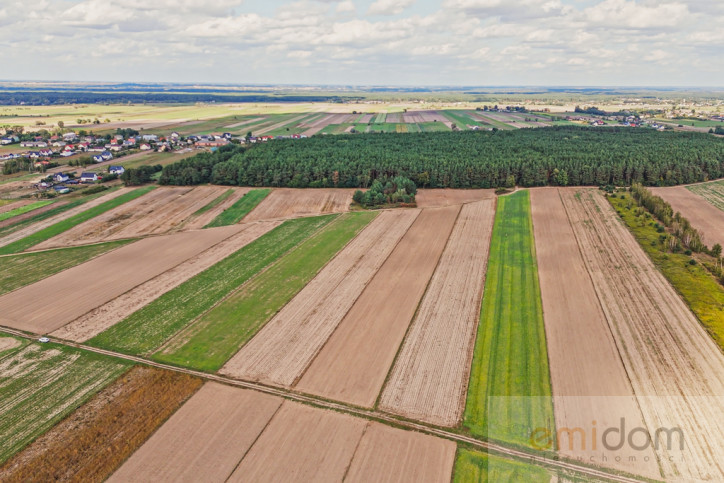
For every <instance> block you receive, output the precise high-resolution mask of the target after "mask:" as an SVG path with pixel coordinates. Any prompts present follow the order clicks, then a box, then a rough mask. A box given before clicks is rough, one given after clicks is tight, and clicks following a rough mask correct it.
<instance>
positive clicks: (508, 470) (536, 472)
mask: <svg viewBox="0 0 724 483" xmlns="http://www.w3.org/2000/svg"><path fill="white" fill-rule="evenodd" d="M488 481H508V482H519V481H525V482H540V483H543V482H545V483H548V482H550V481H551V474H550V473H549V472H548V471H547V470H546V469H545V468H541V467H539V466H533V465H529V464H526V463H523V462H522V461H514V460H508V459H505V458H499V457H496V456H490V455H488V454H486V453H481V452H479V451H471V450H468V449H464V448H460V449H458V453H457V457H456V458H455V472H454V476H453V483H472V482H479V483H487V482H488Z"/></svg>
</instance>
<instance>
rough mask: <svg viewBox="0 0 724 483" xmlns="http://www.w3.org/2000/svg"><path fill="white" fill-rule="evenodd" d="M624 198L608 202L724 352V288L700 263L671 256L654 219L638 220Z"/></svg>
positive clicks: (629, 200) (632, 205)
mask: <svg viewBox="0 0 724 483" xmlns="http://www.w3.org/2000/svg"><path fill="white" fill-rule="evenodd" d="M623 196H624V197H623V198H621V197H620V196H618V195H617V196H616V197H609V198H608V200H609V201H610V202H611V204H612V205H613V207H614V209H615V210H616V211H617V212H618V214H619V216H620V217H621V219H622V220H623V221H624V223H625V224H626V226H628V228H629V231H631V233H632V234H633V236H634V237H635V238H636V240H637V241H638V242H639V244H640V245H641V248H643V250H644V251H645V252H646V254H647V255H648V256H649V258H651V260H652V261H653V262H654V265H656V267H657V268H658V269H659V270H660V271H661V273H663V274H664V277H666V279H667V280H668V281H669V283H671V285H673V286H674V288H675V289H676V291H677V292H679V294H681V296H682V297H683V298H684V301H685V302H686V303H687V305H688V306H689V308H691V311H692V312H694V314H695V315H696V317H697V318H698V319H699V321H701V323H702V325H703V326H704V328H706V330H707V332H709V334H711V336H712V337H713V338H714V340H715V341H716V343H717V344H718V345H719V347H721V348H722V349H723V350H724V288H723V287H722V286H721V285H719V283H718V282H717V281H716V280H715V279H714V277H712V275H711V274H710V273H709V272H708V271H707V270H706V268H704V267H703V266H701V265H700V264H699V263H697V264H695V265H691V264H690V263H689V262H690V261H691V259H692V258H691V257H690V256H687V255H684V254H683V253H669V252H668V250H667V249H666V247H665V246H664V245H663V244H662V243H661V241H660V239H659V237H660V235H661V234H660V233H659V232H657V231H656V228H654V227H653V226H652V225H651V222H652V221H651V219H648V218H645V217H643V216H639V217H637V216H636V207H637V206H638V205H637V204H636V202H635V201H634V200H633V199H632V198H631V197H630V195H628V194H626V195H623Z"/></svg>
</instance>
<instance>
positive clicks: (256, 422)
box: [108, 382, 282, 482]
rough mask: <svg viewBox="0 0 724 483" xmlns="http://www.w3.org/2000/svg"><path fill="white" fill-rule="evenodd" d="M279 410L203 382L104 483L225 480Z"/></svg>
mask: <svg viewBox="0 0 724 483" xmlns="http://www.w3.org/2000/svg"><path fill="white" fill-rule="evenodd" d="M281 405H282V399H281V398H279V397H275V396H269V395H266V394H261V393H258V392H255V391H249V390H245V389H238V388H233V387H230V386H225V385H222V384H217V383H213V382H209V383H206V384H204V386H203V387H202V388H201V390H200V391H198V392H197V393H196V394H194V396H193V397H191V399H189V400H188V402H187V403H186V404H184V405H183V406H182V407H181V409H179V410H178V411H177V412H176V413H175V414H174V415H173V416H171V418H170V419H169V420H168V421H167V422H166V423H165V424H164V425H163V426H161V428H159V430H158V431H156V432H155V433H154V434H153V436H151V438H150V439H149V440H148V441H147V442H146V443H145V444H144V445H143V446H141V448H140V449H139V450H138V451H136V452H135V453H134V454H133V455H132V456H131V457H130V458H129V459H128V461H126V463H125V464H123V465H122V466H121V467H120V468H119V469H118V471H116V472H115V473H114V474H113V475H112V476H111V478H110V479H109V480H108V481H109V482H127V481H147V480H153V481H198V479H199V475H203V476H204V480H205V481H219V482H221V481H225V480H226V479H227V478H228V477H229V476H230V475H231V473H232V472H233V471H234V468H236V466H237V465H238V464H239V461H241V459H242V458H243V457H244V454H246V452H247V451H248V450H249V448H250V447H251V445H252V444H254V441H256V439H257V437H258V436H259V434H261V432H262V431H263V430H264V428H265V427H266V426H267V424H268V422H269V420H270V419H271V418H272V416H274V414H275V413H276V412H277V410H278V409H279V407H280V406H281Z"/></svg>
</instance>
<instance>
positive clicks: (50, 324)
mask: <svg viewBox="0 0 724 483" xmlns="http://www.w3.org/2000/svg"><path fill="white" fill-rule="evenodd" d="M240 230H241V228H240V227H239V226H238V225H234V226H230V227H222V228H214V229H208V230H199V231H194V232H187V233H178V234H174V235H168V236H160V237H153V238H146V239H143V240H141V241H138V242H135V243H131V244H130V245H126V246H124V247H121V248H119V249H117V250H113V251H112V252H109V253H107V254H105V255H102V256H100V257H97V258H94V259H93V260H91V261H89V262H86V263H84V264H81V265H77V266H75V267H73V268H70V269H68V270H65V271H63V272H60V273H58V274H56V275H53V276H51V277H48V278H46V279H44V280H41V281H40V282H37V283H34V284H32V285H28V286H26V287H23V288H21V289H18V290H16V291H14V292H11V293H9V294H6V295H4V296H2V297H0V325H5V326H7V327H13V328H15V329H20V330H26V331H30V332H35V333H47V332H52V331H54V330H57V329H58V328H60V327H62V326H63V325H65V324H67V323H68V322H70V321H72V320H75V319H76V318H78V317H80V316H81V315H83V314H85V313H86V312H88V311H90V310H93V309H94V308H96V307H98V306H100V305H103V304H105V303H107V302H108V301H110V300H113V299H114V298H116V297H118V296H119V295H121V294H123V293H125V292H126V291H128V290H130V289H132V288H134V287H135V286H137V285H139V284H141V283H143V282H145V281H147V280H149V279H151V278H153V277H156V276H158V275H160V274H161V273H163V272H165V271H167V270H170V269H171V268H173V267H175V266H176V265H178V264H179V263H181V262H183V261H185V260H188V259H189V258H191V257H193V256H195V255H198V254H199V253H201V252H203V251H205V250H207V249H209V248H210V247H212V246H213V245H216V244H217V243H219V242H221V241H222V240H224V239H226V238H228V237H230V236H232V235H234V234H236V233H237V232H239V231H240Z"/></svg>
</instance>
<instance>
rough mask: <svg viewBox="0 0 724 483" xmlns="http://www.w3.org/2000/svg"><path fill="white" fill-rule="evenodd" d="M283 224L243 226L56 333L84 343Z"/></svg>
mask: <svg viewBox="0 0 724 483" xmlns="http://www.w3.org/2000/svg"><path fill="white" fill-rule="evenodd" d="M280 223H281V222H279V221H264V222H259V223H250V224H246V225H240V228H239V229H240V230H241V231H240V232H239V233H238V234H236V235H233V236H231V237H230V238H227V239H226V240H224V241H222V242H221V243H219V244H217V245H214V246H212V247H211V248H209V249H208V250H206V251H204V252H202V253H200V254H198V255H196V256H195V257H193V258H190V259H188V260H187V261H185V262H183V263H181V264H180V265H177V266H176V267H173V268H172V269H170V270H168V271H166V272H163V273H162V274H160V275H158V276H157V277H155V278H152V279H151V280H149V281H147V282H145V283H142V284H141V285H138V286H137V287H135V288H134V289H132V290H129V291H128V292H126V293H124V294H122V295H120V296H118V297H116V298H114V299H113V300H111V301H110V302H108V303H106V304H104V305H101V306H100V307H97V308H95V309H93V310H91V311H90V312H88V313H86V314H84V315H82V316H81V317H79V318H77V319H75V320H74V321H72V322H71V323H69V324H68V325H65V326H63V327H61V328H60V329H58V330H56V331H55V332H53V333H52V335H53V336H54V337H59V338H61V339H66V340H73V341H76V342H84V341H86V340H88V339H90V338H92V337H95V336H96V335H98V334H100V333H101V332H103V331H104V330H106V329H108V328H109V327H111V326H113V325H115V324H116V323H118V322H120V321H121V320H123V319H125V318H126V317H128V316H129V315H131V314H132V313H133V312H135V311H137V310H140V309H141V308H143V307H145V306H146V305H148V304H149V303H151V302H152V301H154V300H156V299H157V298H158V297H160V296H161V295H163V294H165V293H166V292H168V291H170V290H172V289H173V288H174V287H177V286H179V285H181V284H182V283H183V282H185V281H186V280H188V279H190V278H191V277H193V276H195V275H197V274H199V273H201V272H202V271H204V270H206V269H207V268H209V267H210V266H212V265H214V264H215V263H217V262H218V261H220V260H223V259H224V258H226V257H228V256H229V255H231V254H232V253H234V252H236V251H237V250H240V249H241V248H242V247H244V246H246V245H248V244H249V243H251V242H252V241H254V240H256V239H257V238H259V237H260V236H262V235H264V234H265V233H267V232H268V231H270V230H271V229H273V228H274V227H276V226H278V225H279V224H280Z"/></svg>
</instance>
